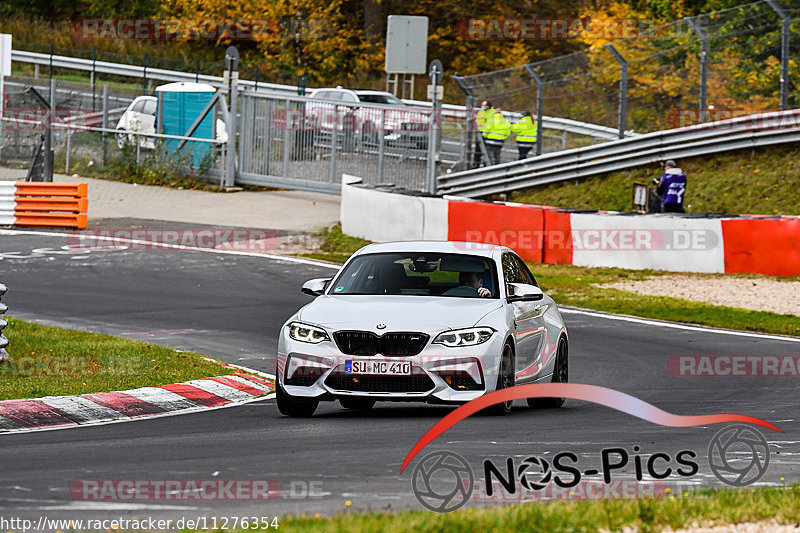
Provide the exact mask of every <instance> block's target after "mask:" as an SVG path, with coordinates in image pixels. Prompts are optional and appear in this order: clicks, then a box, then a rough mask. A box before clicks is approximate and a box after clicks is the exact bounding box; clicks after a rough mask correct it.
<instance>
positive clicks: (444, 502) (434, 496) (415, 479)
mask: <svg viewBox="0 0 800 533" xmlns="http://www.w3.org/2000/svg"><path fill="white" fill-rule="evenodd" d="M474 486H475V476H474V475H473V473H472V468H470V466H469V463H467V461H466V459H464V458H463V457H461V456H460V455H458V454H457V453H453V452H446V451H442V452H433V453H429V454H428V455H426V456H425V457H423V458H422V459H421V460H420V461H419V462H418V463H417V466H416V467H414V472H413V474H412V475H411V488H412V490H413V491H414V496H416V497H417V500H418V501H419V503H421V504H422V505H423V506H425V508H427V509H430V510H431V511H435V512H437V513H449V512H450V511H455V510H456V509H458V508H460V507H462V506H463V505H464V504H465V503H467V502H468V501H469V499H470V496H472V491H473V489H474Z"/></svg>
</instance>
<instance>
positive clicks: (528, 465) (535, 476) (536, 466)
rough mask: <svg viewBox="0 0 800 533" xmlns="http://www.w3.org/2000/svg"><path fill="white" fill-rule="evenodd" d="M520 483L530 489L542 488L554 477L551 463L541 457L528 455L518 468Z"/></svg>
mask: <svg viewBox="0 0 800 533" xmlns="http://www.w3.org/2000/svg"><path fill="white" fill-rule="evenodd" d="M517 477H518V478H519V483H520V485H522V486H523V487H525V488H526V489H528V490H542V489H543V488H545V487H546V486H547V485H548V484H549V483H550V480H551V478H552V477H553V471H552V470H550V464H549V463H548V462H547V461H545V460H544V459H542V458H541V457H528V458H527V459H525V460H524V461H522V464H520V465H519V468H518V469H517Z"/></svg>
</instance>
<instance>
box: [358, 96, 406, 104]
mask: <svg viewBox="0 0 800 533" xmlns="http://www.w3.org/2000/svg"><path fill="white" fill-rule="evenodd" d="M358 99H359V100H361V101H362V102H364V103H367V104H384V105H402V106H404V105H405V104H404V103H403V102H402V101H401V100H400V99H398V98H397V97H394V96H392V95H391V94H359V95H358Z"/></svg>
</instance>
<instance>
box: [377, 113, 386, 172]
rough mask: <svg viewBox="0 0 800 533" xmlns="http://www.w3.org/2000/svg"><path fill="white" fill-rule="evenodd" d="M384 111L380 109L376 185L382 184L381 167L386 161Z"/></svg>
mask: <svg viewBox="0 0 800 533" xmlns="http://www.w3.org/2000/svg"><path fill="white" fill-rule="evenodd" d="M385 137H386V110H385V109H381V133H380V136H379V137H378V183H383V165H384V160H385V159H386V154H385V152H386V139H385Z"/></svg>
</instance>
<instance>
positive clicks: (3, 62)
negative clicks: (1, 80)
mask: <svg viewBox="0 0 800 533" xmlns="http://www.w3.org/2000/svg"><path fill="white" fill-rule="evenodd" d="M0 74H2V75H3V76H11V35H10V34H8V33H0Z"/></svg>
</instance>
